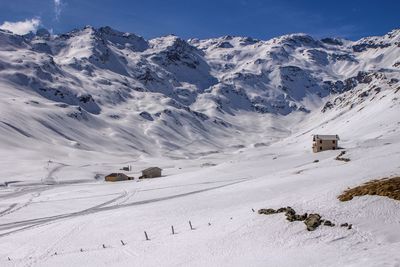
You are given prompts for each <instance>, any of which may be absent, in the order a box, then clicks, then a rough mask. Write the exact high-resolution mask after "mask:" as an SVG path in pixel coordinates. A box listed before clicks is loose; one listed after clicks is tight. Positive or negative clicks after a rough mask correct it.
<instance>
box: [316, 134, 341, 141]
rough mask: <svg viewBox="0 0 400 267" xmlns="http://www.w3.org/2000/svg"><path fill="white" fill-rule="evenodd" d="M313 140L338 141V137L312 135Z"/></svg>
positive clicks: (333, 135) (334, 135) (335, 135)
mask: <svg viewBox="0 0 400 267" xmlns="http://www.w3.org/2000/svg"><path fill="white" fill-rule="evenodd" d="M314 138H315V139H319V140H339V135H337V134H332V135H327V134H314Z"/></svg>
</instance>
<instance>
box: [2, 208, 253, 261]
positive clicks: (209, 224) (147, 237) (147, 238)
mask: <svg viewBox="0 0 400 267" xmlns="http://www.w3.org/2000/svg"><path fill="white" fill-rule="evenodd" d="M251 210H252V212H255V210H254V209H253V208H252V209H251ZM230 219H231V220H232V219H233V218H232V217H231V218H230ZM208 226H211V223H210V222H209V223H208ZM189 227H190V230H196V228H194V227H193V225H192V222H191V221H189ZM171 233H172V234H173V235H175V234H176V232H175V228H174V226H173V225H171ZM144 237H145V238H146V240H147V241H150V238H149V235H148V234H147V232H146V231H144ZM120 242H121V245H122V246H125V245H126V244H127V243H126V242H124V241H123V240H120ZM102 247H103V248H107V246H106V245H105V244H103V245H102ZM79 251H80V252H84V250H83V248H81V249H80V250H79ZM57 255H58V254H57V252H54V253H53V254H52V256H57ZM7 260H8V261H11V258H10V257H7Z"/></svg>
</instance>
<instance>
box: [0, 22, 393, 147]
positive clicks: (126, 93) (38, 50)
mask: <svg viewBox="0 0 400 267" xmlns="http://www.w3.org/2000/svg"><path fill="white" fill-rule="evenodd" d="M399 44H400V31H399V30H393V31H391V32H389V33H388V34H386V35H384V36H381V37H366V38H362V39H360V40H358V41H354V42H353V41H349V40H344V39H338V38H324V39H321V40H315V39H314V38H312V37H311V36H309V35H307V34H289V35H284V36H280V37H276V38H273V39H270V40H266V41H263V40H257V39H253V38H250V37H233V36H224V37H219V38H212V39H206V40H198V39H191V40H187V41H186V40H183V39H181V38H179V37H177V36H174V35H168V36H163V37H159V38H154V39H151V40H145V39H143V38H142V37H140V36H138V35H135V34H132V33H123V32H119V31H116V30H114V29H112V28H110V27H107V26H106V27H101V28H97V29H96V28H94V27H91V26H86V27H84V28H83V29H78V30H73V31H70V32H68V33H65V34H61V35H57V36H54V35H51V34H50V33H49V32H48V31H46V30H39V31H38V32H37V33H36V34H29V35H26V36H18V35H14V34H12V33H10V32H6V31H0V83H1V86H2V87H3V88H4V89H3V93H2V95H3V96H4V97H6V98H4V100H3V103H2V104H1V106H2V110H5V109H7V108H8V109H11V110H13V109H14V108H15V109H16V110H15V112H14V113H12V112H11V114H9V112H3V115H2V122H3V124H2V125H1V127H2V131H4V132H5V134H2V139H3V141H2V142H3V143H6V142H9V140H7V138H5V135H7V134H11V133H15V129H19V130H20V131H19V135H21V133H22V132H32V136H34V138H36V139H37V140H41V141H43V142H45V143H46V142H48V141H49V140H46V138H45V137H43V136H41V135H40V134H38V133H41V132H43V133H48V136H53V137H52V138H53V139H55V140H58V141H57V142H60V143H61V144H62V145H66V146H73V147H75V148H78V149H89V150H90V149H95V150H96V149H99V147H98V144H99V143H100V144H101V143H104V144H107V145H106V147H107V146H109V145H110V142H111V143H112V144H113V145H112V146H111V147H112V149H113V150H114V149H116V150H117V151H118V150H120V151H124V150H126V149H128V148H133V150H134V151H136V152H137V153H143V151H146V153H150V154H154V153H156V154H157V153H160V152H159V151H178V150H181V149H182V150H185V151H186V152H185V153H192V152H193V151H192V150H193V149H194V150H196V149H195V148H190V147H188V146H187V144H192V143H193V142H199V143H201V144H205V149H206V150H209V149H210V148H211V147H220V148H222V147H224V146H225V144H224V142H221V141H219V140H218V139H219V138H228V139H230V140H233V141H232V142H233V144H232V146H236V145H240V144H243V143H248V142H252V141H249V140H247V139H253V138H254V139H258V138H259V136H264V135H265V132H267V133H269V134H270V135H271V136H274V134H273V131H275V130H278V132H279V131H281V132H282V131H283V132H290V131H291V130H289V128H291V127H292V126H288V125H285V123H283V121H291V120H292V117H298V118H301V119H300V120H303V118H306V117H307V114H309V113H321V114H324V113H326V112H342V111H343V110H344V109H347V107H350V106H351V107H355V106H357V105H360V107H359V108H362V107H363V105H365V103H366V100H370V102H369V103H375V102H376V103H378V102H379V101H380V99H381V97H380V96H379V97H378V94H379V95H388V94H392V93H394V92H397V91H395V90H397V89H396V88H398V86H399V80H398V78H396V77H399V72H400V58H399V54H400V53H399V50H400V45H399ZM377 88H379V89H377ZM372 92H375V93H372ZM10 95H16V96H17V98H18V99H19V100H21V105H23V106H24V108H26V106H27V105H28V106H29V108H27V110H29V112H28V113H23V114H18V113H19V112H18V110H23V109H21V107H20V106H18V107H14V105H13V104H12V103H13V102H14V101H13V100H10V99H9V96H10ZM375 95H377V96H376V97H375ZM348 97H350V98H351V99H353V103H350V104H346V103H347V102H348V101H347V102H346V101H345V99H346V98H348ZM360 99H363V100H362V101H361V100H360ZM371 99H372V100H371ZM395 102H396V101H395ZM26 103H28V104H26ZM32 103H38V104H32ZM363 103H364V104H363ZM352 104H353V105H352ZM377 105H379V104H377ZM39 106H40V107H42V108H40V109H38V107H39ZM41 112H43V114H42V113H41ZM16 114H18V115H16ZM38 114H42V115H38ZM41 116H43V117H41ZM54 116H56V117H57V118H54ZM36 117H39V118H36ZM285 117H287V118H285ZM238 118H240V119H238ZM253 119H254V122H256V121H257V122H262V123H264V124H265V125H254V126H252V125H248V123H246V122H245V121H246V120H250V121H252V120H253ZM26 121H28V123H24V122H26ZM256 124H257V123H256ZM275 124H279V125H280V127H276V126H274V125H275ZM10 125H12V127H10ZM71 125H74V126H73V127H72V126H71ZM244 125H247V126H246V127H245V126H244ZM71 127H72V128H75V130H72V129H68V128H71ZM39 129H40V130H39ZM271 129H275V130H271ZM69 131H71V134H67V133H66V132H69ZM87 133H92V134H91V135H92V136H96V138H98V139H99V140H97V141H96V138H94V140H95V141H93V140H90V138H89V137H88V136H87ZM254 133H256V134H254ZM253 134H254V137H253V138H249V135H253ZM110 136H111V139H110V140H112V141H110V140H107V137H110ZM18 138H27V137H26V135H25V136H24V135H23V134H22V136H19V137H18ZM18 138H17V139H18ZM268 138H269V137H268ZM272 140H274V138H272ZM17 146H18V145H17ZM149 147H150V148H149ZM206 147H208V148H206ZM147 150H149V151H147ZM157 151H158V152H157Z"/></svg>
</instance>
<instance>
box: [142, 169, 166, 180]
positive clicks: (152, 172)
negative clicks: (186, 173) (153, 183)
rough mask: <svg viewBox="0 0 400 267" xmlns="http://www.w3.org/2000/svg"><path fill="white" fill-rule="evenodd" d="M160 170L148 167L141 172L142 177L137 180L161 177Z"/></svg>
mask: <svg viewBox="0 0 400 267" xmlns="http://www.w3.org/2000/svg"><path fill="white" fill-rule="evenodd" d="M161 171H162V170H161V169H160V168H158V167H150V168H147V169H144V170H143V171H142V176H140V177H139V179H145V178H156V177H161Z"/></svg>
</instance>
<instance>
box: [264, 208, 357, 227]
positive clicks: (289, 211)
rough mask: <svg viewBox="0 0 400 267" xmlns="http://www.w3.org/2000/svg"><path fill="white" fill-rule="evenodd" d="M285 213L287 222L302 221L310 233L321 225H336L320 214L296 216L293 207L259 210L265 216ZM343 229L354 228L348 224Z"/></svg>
mask: <svg viewBox="0 0 400 267" xmlns="http://www.w3.org/2000/svg"><path fill="white" fill-rule="evenodd" d="M283 212H284V213H285V216H286V220H288V221H289V222H294V221H302V222H304V224H305V225H306V227H307V230H308V231H314V230H315V229H317V228H318V227H319V226H320V225H324V226H330V227H333V226H335V224H334V223H332V222H331V221H329V220H325V219H322V217H321V215H319V214H318V213H313V214H307V213H304V214H296V211H295V210H294V209H293V208H292V207H286V208H279V209H277V210H274V209H260V210H258V214H265V215H271V214H276V213H283ZM340 226H341V227H347V228H348V229H351V228H352V225H351V224H348V223H343V224H341V225H340Z"/></svg>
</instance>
